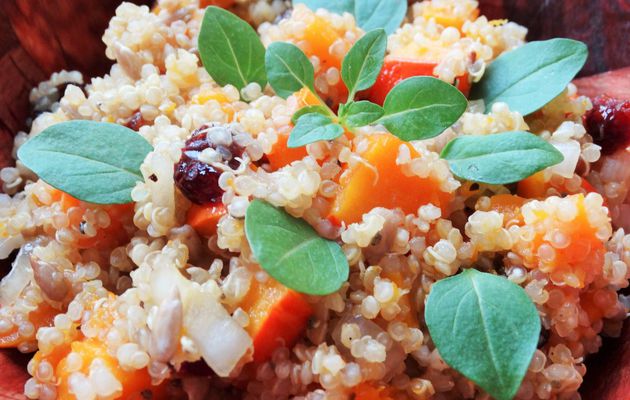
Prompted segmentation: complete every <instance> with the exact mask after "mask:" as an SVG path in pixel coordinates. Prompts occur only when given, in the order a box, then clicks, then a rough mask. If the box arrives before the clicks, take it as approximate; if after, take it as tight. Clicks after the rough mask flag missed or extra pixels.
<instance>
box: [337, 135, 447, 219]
mask: <svg viewBox="0 0 630 400" xmlns="http://www.w3.org/2000/svg"><path fill="white" fill-rule="evenodd" d="M367 140H368V142H369V144H368V146H367V150H365V151H364V152H363V153H362V154H360V156H361V157H362V158H363V162H360V163H358V164H357V165H355V166H353V167H351V168H350V167H346V172H345V173H344V175H342V177H341V181H340V186H341V189H340V192H339V193H338V194H337V196H336V198H335V200H334V203H333V206H332V211H331V214H330V216H329V219H330V220H331V221H332V222H333V223H336V224H340V223H342V222H343V223H345V224H351V223H354V222H360V221H361V219H362V217H363V214H365V213H367V212H369V211H370V210H371V209H373V208H375V207H385V208H390V209H395V208H400V209H402V210H403V211H404V212H405V213H407V214H410V213H416V212H417V211H418V208H419V207H420V206H422V205H425V204H428V203H432V204H434V205H437V206H439V207H441V208H442V209H443V210H442V211H443V212H444V211H446V207H447V206H448V203H449V201H450V199H451V195H450V194H449V193H445V192H442V191H441V190H440V188H439V187H440V183H439V182H437V181H436V180H435V179H434V178H420V177H418V176H407V175H405V174H404V173H403V170H402V167H401V166H400V165H397V164H396V158H397V156H398V149H399V147H400V146H401V145H403V144H404V145H405V146H407V147H408V148H409V151H410V153H411V157H412V158H413V157H418V156H419V155H418V153H417V152H416V151H415V150H414V148H413V147H412V146H411V145H410V144H405V142H403V141H401V140H400V139H398V138H397V137H395V136H393V135H390V134H377V135H371V136H368V138H367Z"/></svg>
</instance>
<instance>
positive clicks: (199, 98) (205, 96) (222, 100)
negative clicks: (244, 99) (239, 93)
mask: <svg viewBox="0 0 630 400" xmlns="http://www.w3.org/2000/svg"><path fill="white" fill-rule="evenodd" d="M210 100H214V101H216V102H218V103H219V104H221V109H222V110H223V112H224V113H226V114H227V116H228V119H229V120H232V119H233V118H234V108H233V107H232V106H231V105H230V104H227V103H229V99H228V98H227V96H226V95H225V94H223V93H221V92H203V93H199V94H196V95H194V96H193V97H192V99H191V103H193V104H206V103H207V102H209V101H210Z"/></svg>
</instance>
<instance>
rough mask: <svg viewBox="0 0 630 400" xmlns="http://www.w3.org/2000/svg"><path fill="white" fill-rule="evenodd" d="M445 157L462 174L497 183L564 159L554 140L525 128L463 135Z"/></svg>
mask: <svg viewBox="0 0 630 400" xmlns="http://www.w3.org/2000/svg"><path fill="white" fill-rule="evenodd" d="M441 157H442V158H444V159H446V160H448V165H449V167H450V168H451V171H453V173H454V174H455V175H457V176H458V177H460V178H462V179H467V180H469V181H474V182H482V183H489V184H493V185H504V184H508V183H513V182H518V181H520V180H522V179H525V178H527V177H528V176H531V175H533V174H535V173H536V172H538V171H540V170H542V169H545V168H547V167H550V166H552V165H555V164H558V163H560V162H562V160H563V159H564V156H563V155H562V153H560V152H559V151H558V150H557V149H556V148H555V147H553V146H552V145H551V144H549V143H547V142H546V141H544V140H543V139H541V138H539V137H538V136H536V135H534V134H531V133H529V132H523V131H513V132H504V133H497V134H491V135H469V136H460V137H457V138H455V139H453V140H451V141H450V142H449V143H448V144H447V145H446V146H445V147H444V149H443V150H442V154H441Z"/></svg>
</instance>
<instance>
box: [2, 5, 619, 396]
mask: <svg viewBox="0 0 630 400" xmlns="http://www.w3.org/2000/svg"><path fill="white" fill-rule="evenodd" d="M134 2H135V3H146V4H148V3H150V2H148V1H134ZM119 3H120V1H117V0H101V1H89V2H86V1H81V0H59V1H56V2H45V1H41V0H4V1H3V2H1V3H0V38H1V40H0V65H2V71H3V73H2V74H0V167H2V166H6V165H9V164H10V163H11V162H12V157H11V150H12V145H13V136H14V135H15V134H16V133H17V132H18V131H20V130H22V129H24V128H25V121H26V120H27V119H28V118H29V116H30V115H31V110H30V109H29V105H28V96H29V91H30V89H31V88H32V87H33V86H35V85H37V84H38V82H40V81H42V80H45V79H47V77H48V76H50V74H51V73H52V72H54V71H58V70H60V69H78V70H80V71H81V72H83V73H84V76H86V77H89V76H95V75H99V74H103V73H104V72H106V71H107V69H108V65H109V61H108V60H106V59H105V57H104V45H103V44H102V42H101V40H100V38H101V35H102V32H103V30H104V29H105V27H106V26H107V22H108V20H109V18H110V17H111V16H112V15H113V13H114V10H115V8H116V6H117V5H118V4H119ZM481 8H482V13H484V14H486V15H487V16H488V17H489V18H509V19H511V20H514V21H515V22H518V23H520V24H522V25H524V26H526V27H528V28H529V29H530V34H529V36H528V39H529V40H535V39H543V38H550V37H556V36H564V37H572V38H575V39H579V40H582V41H584V42H586V43H588V44H589V49H590V54H591V56H590V58H589V61H588V62H587V65H586V67H585V68H584V70H583V71H582V76H583V77H586V78H583V79H580V80H578V82H577V83H578V86H579V87H580V88H581V89H582V91H583V93H585V94H587V95H596V94H600V93H602V92H603V91H605V92H608V94H611V95H614V96H618V97H621V96H626V97H627V98H630V82H628V80H629V78H628V77H630V70H628V69H625V70H621V71H620V72H616V74H617V75H615V76H616V78H614V82H615V84H613V85H610V84H609V83H608V82H610V81H611V78H610V75H603V76H599V77H595V78H587V77H588V76H589V75H593V74H597V73H605V72H607V71H610V70H616V69H620V68H623V67H626V66H629V65H630V48H628V44H627V43H628V42H627V35H628V33H630V7H629V6H628V4H627V1H624V0H608V1H604V0H601V1H590V0H579V1H573V0H572V1H556V2H547V1H535V2H532V1H519V0H512V1H501V0H487V1H481ZM602 27H603V28H602ZM7 270H8V265H6V263H5V265H2V266H0V276H2V275H4V274H5V273H6V272H7ZM29 358H30V356H28V355H22V354H19V353H17V352H15V351H4V350H3V351H1V352H0V367H1V368H2V378H1V379H0V398H7V399H18V398H23V396H22V394H21V393H22V390H23V384H24V382H25V381H26V379H27V377H28V375H27V374H26V364H27V362H28V359H29ZM587 366H588V373H587V375H586V377H585V382H584V385H583V388H582V397H583V398H584V399H602V400H624V399H628V398H630V321H626V323H625V326H624V330H623V333H622V336H621V337H620V338H617V339H608V340H605V342H604V346H603V347H602V349H601V351H600V353H598V354H596V355H594V356H592V357H591V358H590V359H588V360H587Z"/></svg>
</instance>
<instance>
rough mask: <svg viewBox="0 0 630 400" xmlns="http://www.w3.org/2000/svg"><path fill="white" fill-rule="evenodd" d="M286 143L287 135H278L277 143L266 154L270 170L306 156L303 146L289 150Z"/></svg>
mask: <svg viewBox="0 0 630 400" xmlns="http://www.w3.org/2000/svg"><path fill="white" fill-rule="evenodd" d="M288 141H289V135H285V134H280V135H278V141H277V142H276V143H275V144H274V145H273V147H272V148H271V152H270V153H269V154H267V160H268V161H269V166H270V167H271V169H272V170H274V171H275V170H278V169H280V168H282V167H284V166H286V165H289V164H291V163H292V162H293V161H298V160H301V159H303V158H304V157H306V156H307V155H308V153H307V152H306V147H305V146H302V147H295V148H290V147H287V142H288Z"/></svg>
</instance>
